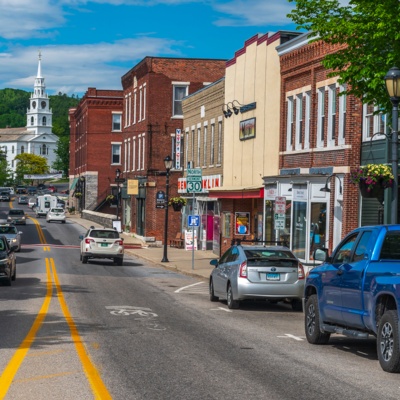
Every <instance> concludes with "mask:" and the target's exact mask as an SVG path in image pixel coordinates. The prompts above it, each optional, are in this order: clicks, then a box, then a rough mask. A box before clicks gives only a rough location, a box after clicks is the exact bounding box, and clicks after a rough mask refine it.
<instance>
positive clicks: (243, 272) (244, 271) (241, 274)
mask: <svg viewBox="0 0 400 400" xmlns="http://www.w3.org/2000/svg"><path fill="white" fill-rule="evenodd" d="M239 278H247V262H246V261H244V262H242V263H241V264H240V269H239Z"/></svg>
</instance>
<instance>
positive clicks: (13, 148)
mask: <svg viewBox="0 0 400 400" xmlns="http://www.w3.org/2000/svg"><path fill="white" fill-rule="evenodd" d="M14 152H15V147H14V146H12V147H11V154H14Z"/></svg>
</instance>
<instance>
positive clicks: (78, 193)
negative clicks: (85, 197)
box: [74, 192, 82, 199]
mask: <svg viewBox="0 0 400 400" xmlns="http://www.w3.org/2000/svg"><path fill="white" fill-rule="evenodd" d="M74 196H75V197H76V198H78V199H79V198H80V197H82V193H81V192H75V194H74Z"/></svg>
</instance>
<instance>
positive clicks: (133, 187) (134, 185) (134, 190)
mask: <svg viewBox="0 0 400 400" xmlns="http://www.w3.org/2000/svg"><path fill="white" fill-rule="evenodd" d="M127 186H128V189H127V192H128V194H133V195H137V194H139V180H138V179H128V181H127Z"/></svg>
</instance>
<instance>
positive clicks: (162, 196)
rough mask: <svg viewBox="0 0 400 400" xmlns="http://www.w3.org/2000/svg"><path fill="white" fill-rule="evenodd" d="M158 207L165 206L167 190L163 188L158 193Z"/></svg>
mask: <svg viewBox="0 0 400 400" xmlns="http://www.w3.org/2000/svg"><path fill="white" fill-rule="evenodd" d="M156 208H165V192H163V191H162V190H159V191H158V192H157V194H156Z"/></svg>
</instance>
